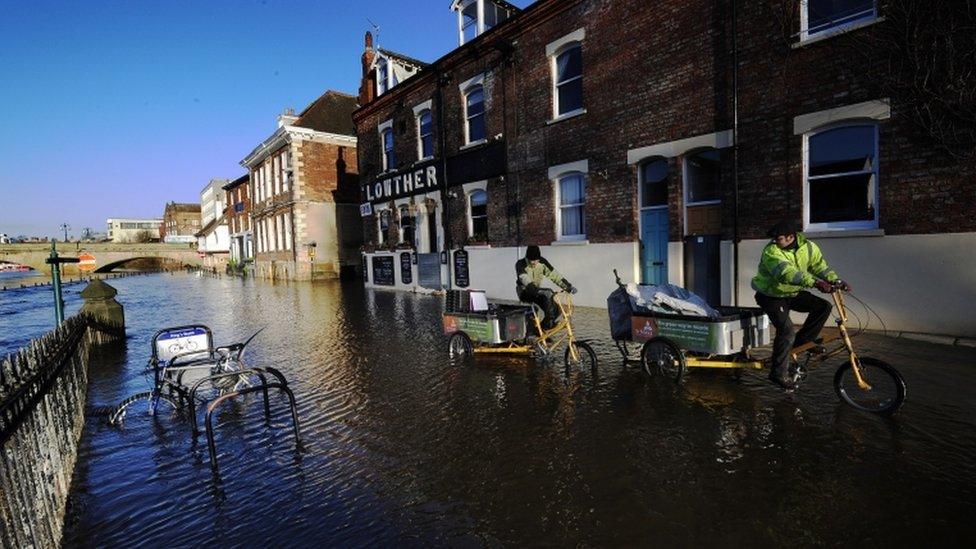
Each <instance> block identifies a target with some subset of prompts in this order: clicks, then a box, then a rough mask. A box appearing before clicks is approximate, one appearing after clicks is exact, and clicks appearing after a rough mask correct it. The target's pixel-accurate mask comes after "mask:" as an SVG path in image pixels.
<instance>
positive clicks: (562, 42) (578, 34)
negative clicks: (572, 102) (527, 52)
mask: <svg viewBox="0 0 976 549" xmlns="http://www.w3.org/2000/svg"><path fill="white" fill-rule="evenodd" d="M584 38H586V29H585V28H579V29H576V30H574V31H573V32H571V33H569V34H566V35H564V36H562V37H560V38H559V39H557V40H554V41H552V42H550V43H549V44H547V45H546V57H547V58H548V60H549V75H550V77H549V80H550V82H551V83H552V85H551V87H550V90H549V93H550V94H551V95H552V121H557V120H563V119H565V118H570V117H573V116H577V115H580V114H583V113H585V112H586V108H585V107H580V108H578V109H573V110H571V111H568V112H565V113H563V114H559V86H558V85H557V82H556V78H557V72H556V58H557V57H559V56H560V55H562V54H563V53H565V52H566V50H569V49H571V48H575V47H579V48H580V55H581V56H582V53H583V49H582V48H583V39H584ZM577 78H578V79H582V78H583V74H582V73H580V75H579V76H578V77H577ZM573 80H576V78H574V79H573ZM571 81H572V80H569V81H567V82H571ZM563 83H564V84H565V83H566V82H563Z"/></svg>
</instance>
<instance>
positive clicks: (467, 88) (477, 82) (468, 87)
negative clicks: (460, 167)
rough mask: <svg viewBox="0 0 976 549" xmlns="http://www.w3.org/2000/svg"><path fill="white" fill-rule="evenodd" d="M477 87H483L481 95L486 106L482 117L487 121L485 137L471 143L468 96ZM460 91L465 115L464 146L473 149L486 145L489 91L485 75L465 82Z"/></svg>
mask: <svg viewBox="0 0 976 549" xmlns="http://www.w3.org/2000/svg"><path fill="white" fill-rule="evenodd" d="M477 86H480V87H481V94H482V97H483V99H482V104H483V105H484V112H483V113H482V116H484V119H485V136H484V137H482V138H481V139H476V140H474V141H471V140H470V138H471V135H470V132H469V131H468V95H470V94H471V92H473V91H474V89H475V87H477ZM458 89H459V90H460V92H461V108H462V111H463V114H464V146H465V147H473V146H475V145H480V144H482V143H485V142H486V141H488V90H487V89H486V88H485V75H484V73H482V74H479V75H476V76H474V77H472V78H469V79H467V80H465V81H464V82H462V83H461V85H460V86H458Z"/></svg>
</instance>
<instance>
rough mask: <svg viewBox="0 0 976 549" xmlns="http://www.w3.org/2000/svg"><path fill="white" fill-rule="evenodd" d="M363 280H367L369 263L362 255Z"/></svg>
mask: <svg viewBox="0 0 976 549" xmlns="http://www.w3.org/2000/svg"><path fill="white" fill-rule="evenodd" d="M363 282H369V264H368V263H367V262H366V256H365V255H364V256H363Z"/></svg>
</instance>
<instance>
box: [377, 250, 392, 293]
mask: <svg viewBox="0 0 976 549" xmlns="http://www.w3.org/2000/svg"><path fill="white" fill-rule="evenodd" d="M373 284H376V285H377V286H393V285H394V284H395V281H394V279H393V256H392V255H374V256H373Z"/></svg>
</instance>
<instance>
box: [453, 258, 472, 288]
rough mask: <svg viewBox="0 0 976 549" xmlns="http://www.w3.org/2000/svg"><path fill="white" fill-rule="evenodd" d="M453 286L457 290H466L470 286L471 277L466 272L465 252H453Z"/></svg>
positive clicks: (466, 259)
mask: <svg viewBox="0 0 976 549" xmlns="http://www.w3.org/2000/svg"><path fill="white" fill-rule="evenodd" d="M454 285H455V286H457V287H458V288H467V287H468V286H470V285H471V276H470V273H469V272H468V252H467V251H465V250H458V251H456V252H454Z"/></svg>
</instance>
